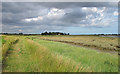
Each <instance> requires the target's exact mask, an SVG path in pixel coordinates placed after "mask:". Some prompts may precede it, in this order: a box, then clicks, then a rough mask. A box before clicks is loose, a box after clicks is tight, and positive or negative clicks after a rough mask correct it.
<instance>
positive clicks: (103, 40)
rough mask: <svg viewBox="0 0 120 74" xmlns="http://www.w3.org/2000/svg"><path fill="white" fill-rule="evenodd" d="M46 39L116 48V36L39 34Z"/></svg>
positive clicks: (94, 46)
mask: <svg viewBox="0 0 120 74" xmlns="http://www.w3.org/2000/svg"><path fill="white" fill-rule="evenodd" d="M38 38H41V39H46V40H53V41H59V42H66V43H72V44H76V45H82V46H86V47H92V48H97V49H101V50H110V51H111V50H115V51H117V50H118V38H112V37H100V36H41V37H38Z"/></svg>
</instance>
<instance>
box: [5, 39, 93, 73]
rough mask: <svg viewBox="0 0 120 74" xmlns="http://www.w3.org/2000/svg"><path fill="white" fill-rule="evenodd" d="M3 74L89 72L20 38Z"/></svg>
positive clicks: (43, 47)
mask: <svg viewBox="0 0 120 74" xmlns="http://www.w3.org/2000/svg"><path fill="white" fill-rule="evenodd" d="M3 71H4V72H77V71H82V72H87V71H91V70H90V69H89V68H87V67H83V66H82V65H81V64H80V63H76V62H75V61H73V60H70V59H69V58H68V59H66V58H65V57H64V58H63V56H62V55H57V54H54V53H51V52H50V51H49V49H48V48H46V47H45V46H43V45H40V44H38V43H36V42H34V41H32V40H27V39H24V38H21V39H20V40H19V42H18V43H17V44H16V45H15V46H14V48H13V50H12V53H11V54H10V55H9V56H8V57H7V59H6V62H5V66H4V68H3Z"/></svg>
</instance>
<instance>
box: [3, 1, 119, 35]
mask: <svg viewBox="0 0 120 74" xmlns="http://www.w3.org/2000/svg"><path fill="white" fill-rule="evenodd" d="M117 4H118V3H117V2H116V3H115V2H3V3H2V32H7V33H21V32H22V33H30V34H39V33H42V32H45V31H47V32H65V33H70V34H72V35H76V34H99V33H100V34H101V33H104V34H106V33H118V6H117Z"/></svg>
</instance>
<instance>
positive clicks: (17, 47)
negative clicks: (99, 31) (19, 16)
mask: <svg viewBox="0 0 120 74" xmlns="http://www.w3.org/2000/svg"><path fill="white" fill-rule="evenodd" d="M1 41H2V49H1V50H2V62H3V72H118V55H117V50H118V48H117V47H118V38H108V37H98V36H40V35H38V36H14V35H13V36H10V35H9V36H7V35H4V36H2V40H1ZM76 45H78V46H76ZM97 48H98V50H103V49H104V50H107V51H108V52H109V51H111V52H115V54H111V53H106V52H99V51H96V50H94V49H97ZM90 49H91V50H90Z"/></svg>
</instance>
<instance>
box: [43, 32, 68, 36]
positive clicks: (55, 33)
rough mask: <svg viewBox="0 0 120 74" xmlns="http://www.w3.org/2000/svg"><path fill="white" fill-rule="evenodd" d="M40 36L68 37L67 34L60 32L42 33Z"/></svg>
mask: <svg viewBox="0 0 120 74" xmlns="http://www.w3.org/2000/svg"><path fill="white" fill-rule="evenodd" d="M41 35H70V34H69V33H68V34H67V33H61V32H44V33H41Z"/></svg>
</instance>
